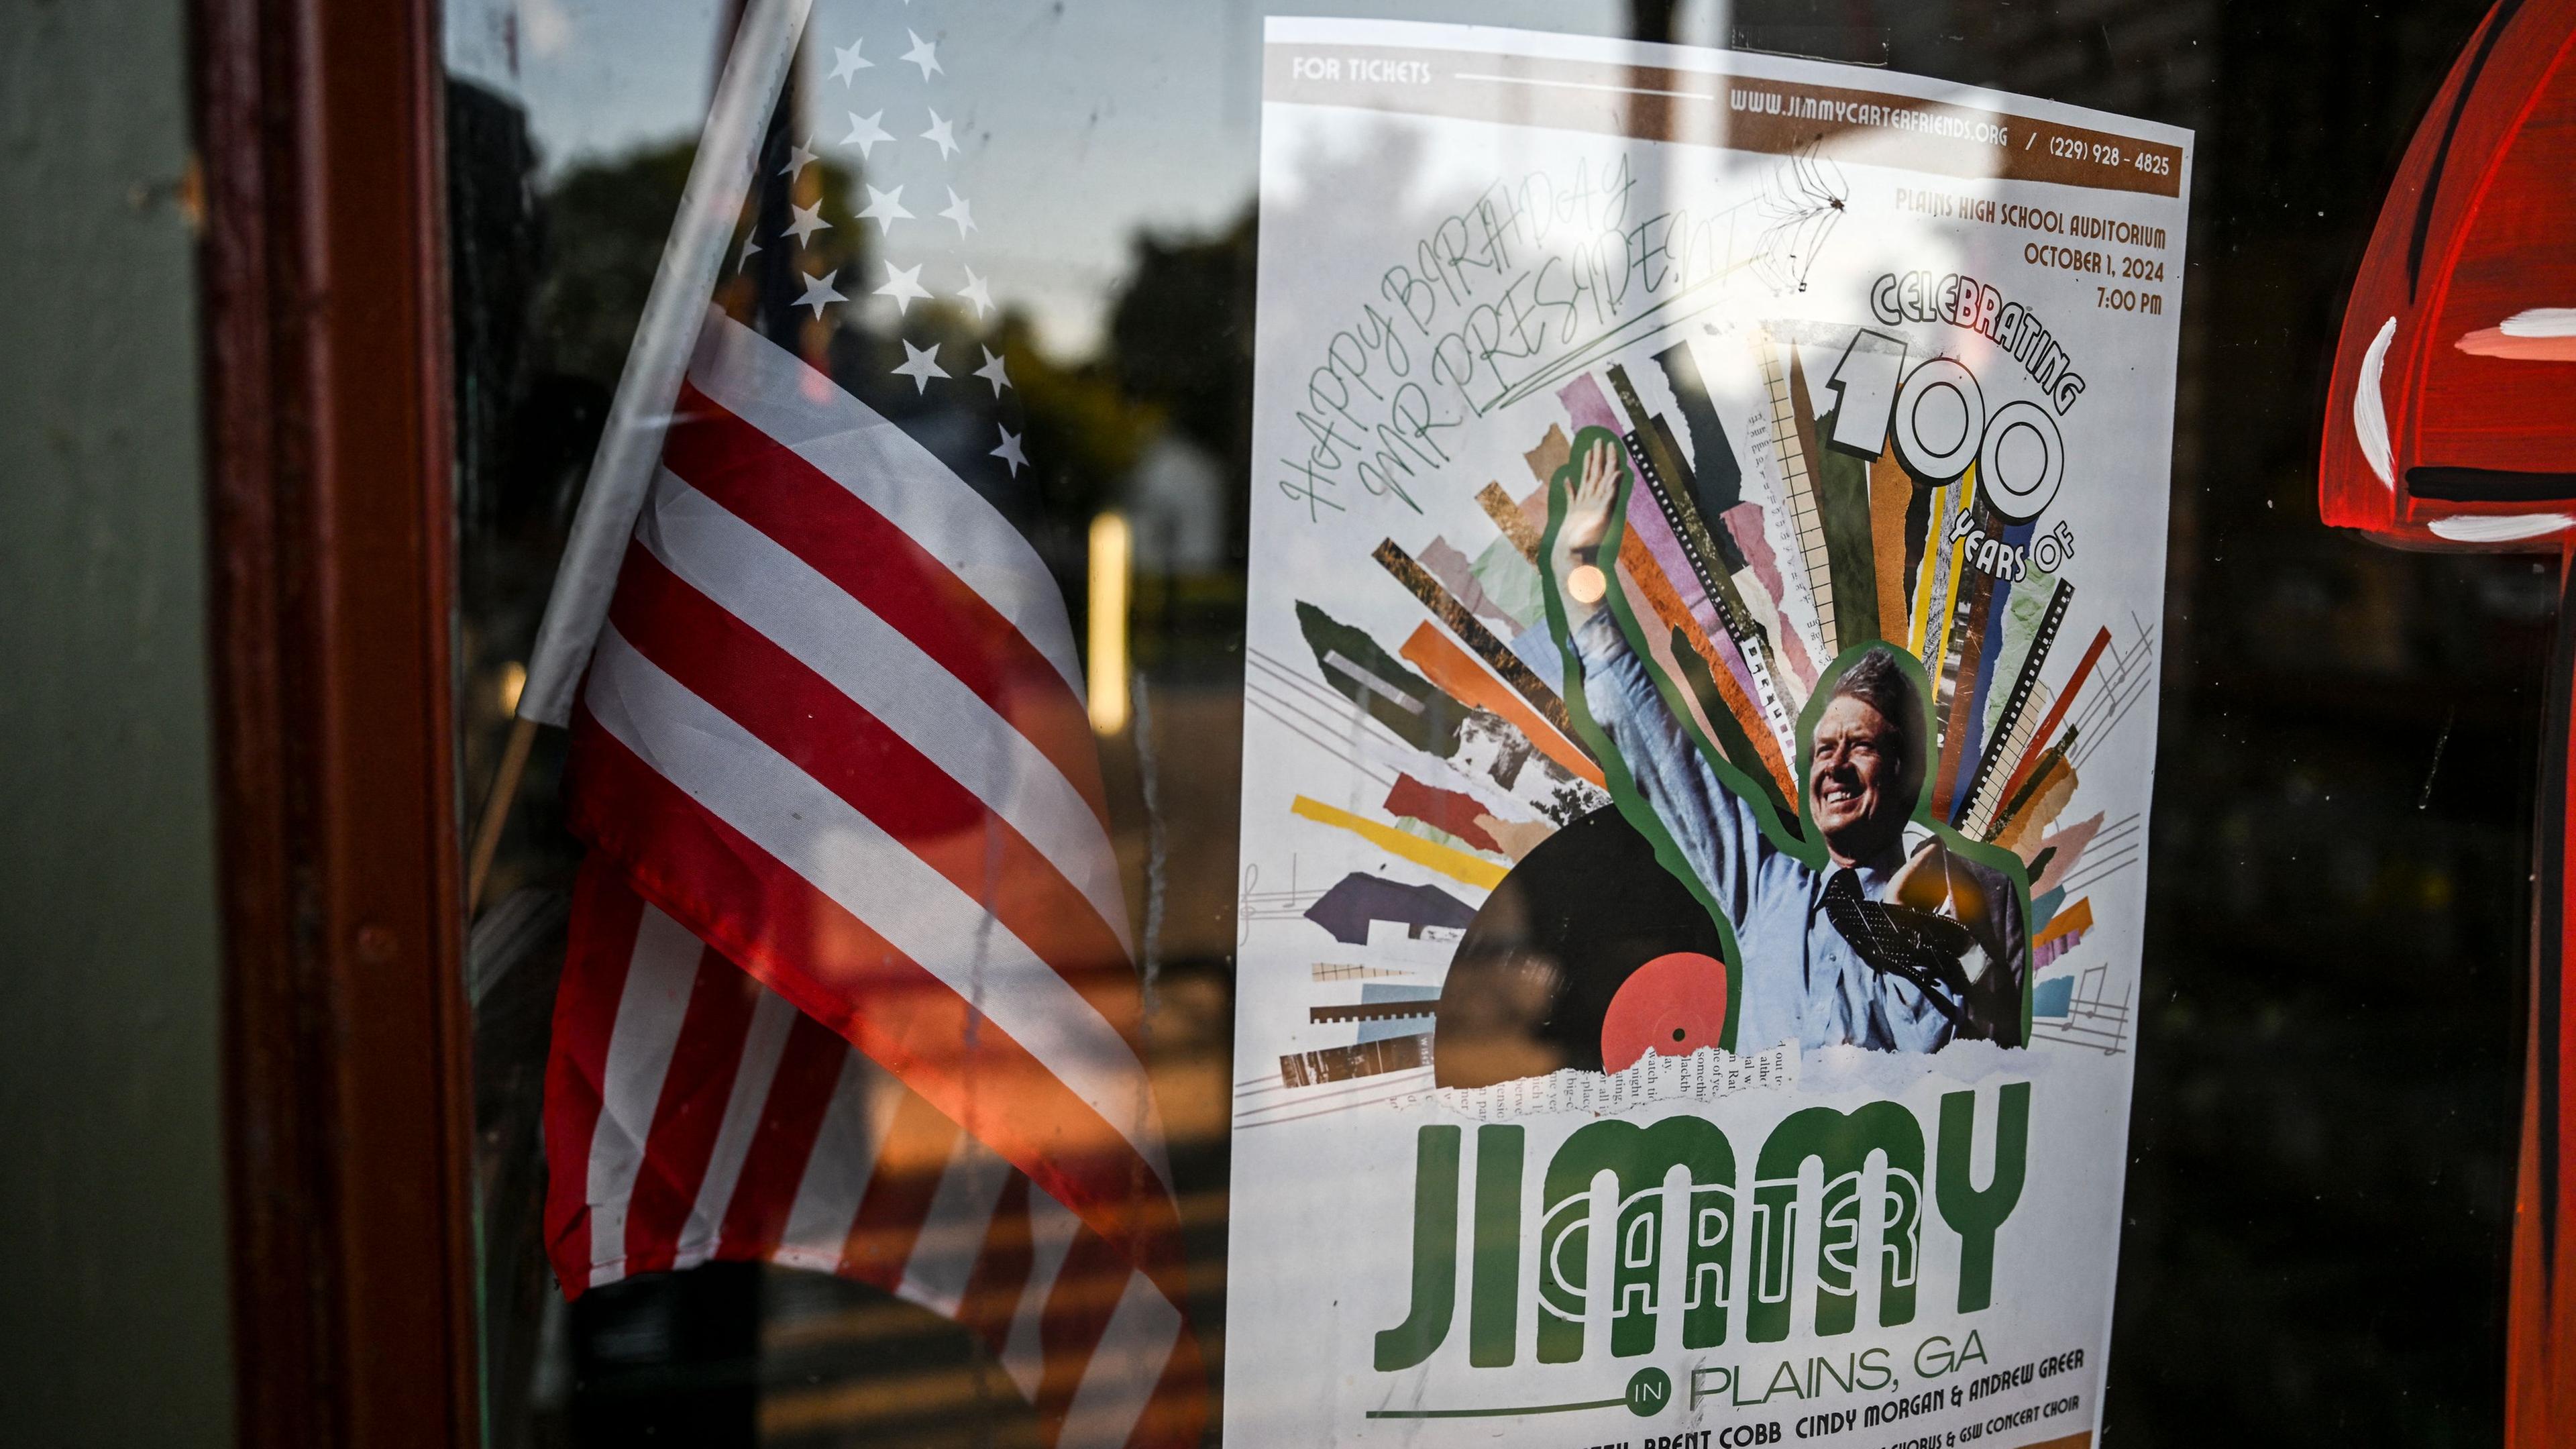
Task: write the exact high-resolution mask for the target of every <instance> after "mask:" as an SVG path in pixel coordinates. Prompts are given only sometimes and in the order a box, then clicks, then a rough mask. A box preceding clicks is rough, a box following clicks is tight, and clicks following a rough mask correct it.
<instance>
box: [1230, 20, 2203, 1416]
mask: <svg viewBox="0 0 2576 1449" xmlns="http://www.w3.org/2000/svg"><path fill="white" fill-rule="evenodd" d="M1263 64H1264V91H1263V96H1264V102H1263V114H1262V137H1261V146H1262V154H1261V231H1260V269H1259V313H1258V331H1257V340H1256V363H1255V424H1254V428H1255V433H1254V452H1253V461H1254V475H1253V479H1252V485H1253V504H1252V521H1251V528H1252V575H1251V596H1250V605H1249V622H1248V629H1247V651H1246V653H1247V657H1246V678H1245V693H1246V701H1247V710H1246V719H1245V742H1244V751H1245V768H1244V787H1243V791H1244V793H1243V842H1242V860H1243V867H1242V868H1243V878H1242V885H1241V901H1240V905H1241V911H1240V926H1239V929H1240V935H1241V942H1240V957H1239V960H1240V975H1239V983H1238V1017H1237V1027H1236V1041H1237V1051H1236V1065H1237V1071H1236V1073H1235V1077H1236V1086H1235V1098H1234V1103H1233V1114H1234V1115H1233V1121H1234V1165H1233V1174H1234V1176H1233V1187H1232V1208H1231V1211H1232V1245H1233V1248H1232V1255H1231V1258H1232V1261H1231V1264H1230V1268H1229V1275H1228V1314H1227V1333H1226V1354H1225V1360H1226V1364H1227V1371H1226V1385H1225V1387H1226V1397H1225V1418H1226V1426H1227V1429H1228V1432H1229V1436H1230V1438H1231V1439H1232V1441H1233V1442H1236V1443H1244V1444H1272V1443H1281V1444H1286V1443H1295V1444H1408V1445H1412V1444H1421V1445H1448V1444H1458V1445H1467V1444H1478V1445H1482V1444H1492V1443H1509V1444H1527V1445H1564V1446H1584V1445H1599V1444H1632V1445H1651V1446H1659V1449H1683V1446H1689V1449H1708V1446H1736V1445H1754V1444H1779V1443H1788V1442H1797V1443H1800V1444H1823V1445H1854V1446H1862V1445H1866V1446H1869V1449H1897V1446H1906V1449H1912V1446H1942V1449H1953V1446H1956V1445H1960V1444H1966V1443H1978V1444H1981V1445H1984V1444H1992V1445H1996V1446H2019V1445H2028V1444H2051V1445H2056V1444H2086V1443H2090V1442H2091V1440H2092V1437H2093V1435H2094V1434H2095V1432H2096V1430H2097V1426H2098V1416H2099V1413H2100V1407H2101V1387H2102V1382H2103V1374H2104V1367H2105V1351H2106V1348H2107V1340H2108V1333H2109V1326H2110V1317H2111V1305H2112V1294H2113V1286H2114V1285H2113V1278H2114V1267H2115V1263H2116V1260H2117V1253H2118V1239H2119V1226H2120V1218H2119V1208H2120V1198H2121V1188H2122V1180H2123V1154H2124V1145H2125V1140H2126V1131H2127V1120H2128V1107H2129V1091H2130V1081H2131V1070H2132V1060H2131V1056H2130V1053H2131V1052H2132V1051H2133V1050H2134V1048H2135V1046H2136V1034H2135V1012H2136V1008H2137V1004H2138V1001H2139V994H2140V989H2141V983H2140V980H2139V956H2140V947H2141V941H2142V935H2143V927H2144V919H2143V918H2144V907H2145V865H2144V855H2145V836H2146V825H2147V807H2148V800H2149V790H2150V781H2151V778H2152V770H2153V748H2154V742H2155V737H2156V719H2155V713H2156V678H2157V672H2158V667H2159V652H2160V636H2159V621H2160V619H2161V616H2162V581H2163V576H2164V541H2165V531H2166V530H2165V513H2166V499H2167V494H2168V489H2169V485H2170V479H2169V476H2168V470H2169V464H2170V452H2171V440H2172V415H2173V408H2174V378H2175V353H2176V339H2177V330H2178V316H2179V312H2180V307H2181V283H2182V278H2183V240H2184V232H2185V203H2184V200H2183V198H2184V197H2185V196H2186V195H2187V194H2188V186H2189V178H2190V165H2191V149H2190V148H2191V137H2190V135H2189V133H2187V132H2182V131H2177V130H2174V129H2171V128H2167V127H2163V126H2158V125H2152V124H2148V123H2144V122H2138V121H2131V120H2126V119H2123V118H2120V117H2115V116H2109V115H2103V114H2099V113H2095V112H2089V111H2083V110H2078V109H2074V108H2070V107H2066V106H2061V105H2056V104H2052V103H2049V102H2046V101H2039V100H2032V99H2027V98H2022V97H2015V96H2008V95H2001V94H1996V93H1992V92H1987V91H1982V90H1976V89H1972V88H1967V87H1961V86H1954V85H1950V84H1947V83H1945V82H1937V81H1930V80H1924V79H1920V78H1916V77H1910V76H1905V75H1898V74H1892V73H1888V72H1885V71H1878V70H1865V69H1859V68H1853V67H1844V66H1834V65H1827V64H1823V63H1815V62H1806V61H1798V60H1791V59H1783V58H1775V57H1769V56H1760V55H1750V54H1739V53H1727V52H1716V51H1705V50H1697V49H1688V48H1680V47H1665V46H1639V45H1631V44H1627V43H1624V42H1617V41H1605V40H1596V39H1589V38H1580V37H1569V36H1558V35H1542V34H1533V33H1523V32H1512V31H1501V30H1493V29H1484V28H1470V27H1451V26H1433V25H1420V24H1410V23H1388V22H1356V21H1338V20H1315V19H1274V20H1272V21H1270V22H1269V28H1268V32H1267V36H1266V46H1265V56H1264V62H1263Z"/></svg>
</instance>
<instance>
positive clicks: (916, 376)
mask: <svg viewBox="0 0 2576 1449" xmlns="http://www.w3.org/2000/svg"><path fill="white" fill-rule="evenodd" d="M895 340H896V341H898V342H902V343H903V366H901V367H898V368H896V369H895V370H894V375H895V376H897V377H908V378H911V379H912V393H913V396H915V397H919V396H920V395H921V394H923V393H926V392H928V391H930V380H931V379H932V378H934V377H946V376H947V375H948V369H947V368H944V367H942V366H940V365H939V344H938V343H936V342H934V343H932V344H930V345H929V346H928V347H914V346H913V345H912V343H911V342H910V341H908V340H906V339H904V338H900V337H898V338H896V339H895Z"/></svg>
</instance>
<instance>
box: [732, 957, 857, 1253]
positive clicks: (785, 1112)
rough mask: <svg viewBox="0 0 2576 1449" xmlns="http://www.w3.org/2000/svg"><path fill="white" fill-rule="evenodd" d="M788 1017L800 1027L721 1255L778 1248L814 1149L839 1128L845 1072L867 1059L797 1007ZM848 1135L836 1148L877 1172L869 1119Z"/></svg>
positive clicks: (738, 1189) (769, 1102) (785, 1056)
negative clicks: (836, 1113)
mask: <svg viewBox="0 0 2576 1449" xmlns="http://www.w3.org/2000/svg"><path fill="white" fill-rule="evenodd" d="M764 989H765V988H764ZM779 1000H780V1001H781V1002H782V1003H783V1002H785V1000H786V998H785V997H780V998H779ZM789 1015H790V1016H791V1018H792V1019H793V1023H794V1024H793V1025H791V1026H790V1027H789V1028H788V1030H787V1044H786V1046H784V1047H783V1048H781V1049H780V1052H779V1062H778V1070H777V1071H776V1072H775V1073H773V1074H772V1075H771V1077H770V1079H769V1095H768V1096H767V1097H766V1098H765V1099H764V1100H763V1101H762V1102H761V1104H760V1127H759V1130H758V1131H756V1132H754V1133H753V1134H752V1139H751V1145H750V1148H749V1149H748V1150H747V1151H746V1152H745V1153H744V1155H743V1167H742V1176H741V1178H740V1179H739V1180H738V1181H737V1182H736V1183H735V1184H734V1190H733V1201H732V1202H731V1203H729V1204H728V1205H727V1206H726V1208H725V1215H724V1231H723V1233H722V1234H720V1235H719V1236H718V1238H717V1240H716V1253H717V1255H718V1256H719V1257H726V1258H737V1259H740V1258H766V1257H768V1256H770V1255H771V1254H773V1253H775V1252H777V1251H778V1250H779V1246H780V1244H781V1243H782V1242H783V1241H784V1240H785V1237H786V1232H787V1225H788V1223H789V1221H790V1220H791V1219H792V1218H793V1216H794V1213H795V1204H796V1202H797V1200H798V1198H799V1196H800V1187H801V1185H802V1184H803V1182H804V1181H805V1178H806V1176H807V1174H808V1173H809V1171H811V1170H812V1168H813V1166H814V1165H815V1159H814V1144H815V1143H816V1142H817V1141H818V1140H821V1139H823V1138H824V1137H825V1134H826V1133H827V1131H828V1130H829V1129H830V1128H831V1127H832V1126H833V1125H834V1124H833V1122H832V1121H831V1119H830V1117H829V1113H830V1111H831V1109H832V1107H833V1105H834V1103H836V1102H837V1101H838V1100H839V1086H840V1080H841V1075H842V1071H843V1068H844V1066H845V1065H846V1064H847V1063H848V1062H850V1061H851V1060H852V1059H853V1058H856V1059H858V1060H861V1061H864V1060H865V1058H864V1057H860V1056H859V1054H858V1053H856V1052H854V1051H852V1050H851V1049H850V1044H849V1043H848V1042H845V1041H843V1040H841V1038H840V1037H838V1036H837V1035H834V1034H833V1032H832V1029H831V1028H830V1027H827V1026H825V1025H823V1024H822V1023H821V1022H819V1021H816V1020H815V1019H814V1018H812V1017H810V1016H807V1015H805V1014H804V1013H803V1012H801V1011H795V1010H793V1009H792V1008H791V1009H790V1012H789ZM849 1130H850V1131H851V1132H852V1133H853V1135H854V1136H855V1140H851V1139H850V1138H848V1137H838V1136H836V1137H833V1138H832V1139H831V1140H832V1142H833V1143H834V1150H835V1151H838V1152H842V1153H848V1154H856V1155H857V1156H858V1170H859V1171H860V1172H861V1173H865V1172H868V1171H871V1170H873V1169H874V1168H875V1166H876V1148H875V1144H874V1143H873V1141H871V1140H870V1137H869V1134H868V1132H867V1130H866V1125H865V1119H864V1118H861V1119H859V1120H858V1121H857V1122H856V1123H855V1124H854V1126H853V1128H852V1129H849ZM852 1200H853V1201H856V1197H855V1195H854V1196H853V1198H852ZM843 1221H847V1215H846V1214H844V1215H843Z"/></svg>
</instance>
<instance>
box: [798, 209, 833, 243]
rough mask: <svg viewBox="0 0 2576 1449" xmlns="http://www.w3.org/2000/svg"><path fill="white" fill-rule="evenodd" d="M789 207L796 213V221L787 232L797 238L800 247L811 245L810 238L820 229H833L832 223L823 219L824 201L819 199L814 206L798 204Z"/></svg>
mask: <svg viewBox="0 0 2576 1449" xmlns="http://www.w3.org/2000/svg"><path fill="white" fill-rule="evenodd" d="M789 209H790V210H792V211H794V212H795V213H796V221H795V224H794V225H792V226H790V227H788V228H787V234H788V235H789V236H792V237H794V238H796V245H798V246H800V247H803V246H807V245H810V244H811V243H810V242H809V241H808V238H810V237H812V236H813V235H814V233H816V232H818V231H830V230H831V229H832V224H831V223H830V222H828V221H825V220H824V219H823V203H821V202H819V201H818V202H815V203H814V204H813V205H812V206H798V207H791V208H789Z"/></svg>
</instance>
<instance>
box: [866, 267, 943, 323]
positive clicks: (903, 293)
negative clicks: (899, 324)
mask: <svg viewBox="0 0 2576 1449" xmlns="http://www.w3.org/2000/svg"><path fill="white" fill-rule="evenodd" d="M885 269H886V283H885V285H884V286H882V287H879V288H877V290H876V295H878V296H880V297H892V298H894V309H895V311H896V312H898V313H902V312H909V311H911V310H912V304H913V303H915V302H927V301H929V300H930V289H929V288H928V287H925V286H923V285H921V266H920V264H919V263H915V264H914V265H913V266H911V267H910V268H907V269H903V270H897V269H896V267H895V264H894V263H892V262H888V263H886V264H885Z"/></svg>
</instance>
